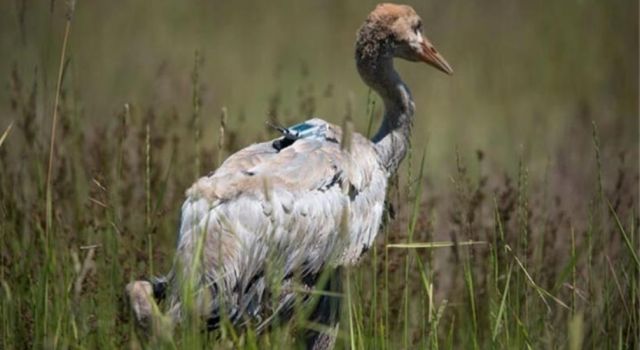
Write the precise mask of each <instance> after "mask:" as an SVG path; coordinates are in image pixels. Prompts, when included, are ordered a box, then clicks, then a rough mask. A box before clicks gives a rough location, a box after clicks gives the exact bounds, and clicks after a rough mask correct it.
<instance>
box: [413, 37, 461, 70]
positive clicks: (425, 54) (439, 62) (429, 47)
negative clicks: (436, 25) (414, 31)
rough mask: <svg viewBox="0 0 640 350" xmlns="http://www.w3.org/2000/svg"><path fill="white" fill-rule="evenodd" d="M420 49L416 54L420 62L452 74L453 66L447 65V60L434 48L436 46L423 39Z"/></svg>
mask: <svg viewBox="0 0 640 350" xmlns="http://www.w3.org/2000/svg"><path fill="white" fill-rule="evenodd" d="M421 49H422V51H421V52H420V53H419V54H418V55H419V56H420V60H421V61H422V62H425V63H427V64H428V65H430V66H433V67H435V68H436V69H438V70H439V71H442V72H444V73H447V74H449V75H452V74H453V68H451V66H450V65H449V63H448V62H447V60H445V59H444V57H442V56H441V55H440V53H439V52H438V50H436V48H435V47H434V46H433V44H431V43H430V42H429V40H427V39H425V40H424V41H423V42H422V46H421Z"/></svg>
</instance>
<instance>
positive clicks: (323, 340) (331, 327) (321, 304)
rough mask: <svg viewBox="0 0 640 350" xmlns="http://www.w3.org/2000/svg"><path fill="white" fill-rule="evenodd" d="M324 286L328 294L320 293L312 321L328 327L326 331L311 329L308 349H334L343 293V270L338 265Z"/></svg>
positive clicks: (308, 335)
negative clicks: (341, 294)
mask: <svg viewBox="0 0 640 350" xmlns="http://www.w3.org/2000/svg"><path fill="white" fill-rule="evenodd" d="M325 283H326V284H325V286H324V287H323V288H322V290H323V291H324V292H326V294H323V295H320V297H319V298H318V304H317V305H316V306H315V309H314V310H313V313H312V314H311V318H310V321H311V322H314V323H316V324H319V325H321V326H323V327H326V329H325V330H324V331H318V330H309V331H308V332H307V333H306V334H305V343H306V347H307V349H312V350H330V349H333V347H334V345H335V342H336V335H337V334H338V326H339V322H340V298H341V296H339V294H340V293H342V271H341V269H340V268H339V267H338V268H336V269H335V270H334V271H332V272H331V276H330V277H329V279H328V281H326V282H325Z"/></svg>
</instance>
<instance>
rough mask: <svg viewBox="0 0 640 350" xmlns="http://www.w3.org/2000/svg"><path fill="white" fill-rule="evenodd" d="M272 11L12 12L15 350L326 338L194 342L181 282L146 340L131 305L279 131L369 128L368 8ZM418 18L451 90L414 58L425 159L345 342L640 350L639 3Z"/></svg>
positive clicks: (162, 4) (373, 261)
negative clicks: (184, 215)
mask: <svg viewBox="0 0 640 350" xmlns="http://www.w3.org/2000/svg"><path fill="white" fill-rule="evenodd" d="M277 4H278V5H279V6H276V5H274V6H265V5H262V4H258V3H256V4H254V5H252V8H245V7H246V6H248V5H243V4H235V5H231V4H226V3H225V4H208V3H207V4H204V3H189V4H187V3H185V4H182V3H181V4H176V3H173V2H169V1H159V2H158V3H157V4H156V6H153V7H149V6H148V4H144V3H142V2H135V1H130V2H123V3H122V4H120V5H119V6H118V7H107V6H106V5H104V4H96V3H91V2H84V1H81V2H79V3H78V4H77V7H76V8H75V12H73V13H70V12H66V11H67V9H66V6H67V5H66V4H65V3H63V2H54V3H53V7H52V8H51V9H50V8H49V3H48V2H46V3H45V2H43V3H42V4H40V3H37V4H35V3H33V4H32V3H30V2H22V1H16V2H14V3H7V4H4V3H3V4H2V5H0V8H2V9H3V11H0V29H2V30H1V31H0V33H1V34H0V48H2V49H3V52H4V53H6V54H4V55H3V56H2V57H1V58H0V74H1V75H2V77H3V79H5V81H8V84H5V85H4V86H5V87H3V90H2V92H1V93H0V97H2V99H0V242H1V244H2V246H1V249H0V315H1V320H0V348H2V349H13V348H29V347H30V348H88V349H92V348H140V347H144V346H149V347H154V348H168V349H178V348H216V349H218V348H221V349H224V348H246V349H262V348H274V349H281V348H296V347H299V345H300V344H299V342H300V337H299V336H298V335H299V334H300V333H301V331H304V330H305V329H321V330H322V329H323V326H322V325H317V324H313V323H310V322H307V320H306V316H307V315H308V312H309V310H307V309H305V308H304V307H303V306H302V305H297V306H296V312H295V315H294V317H293V319H292V322H290V323H286V324H282V325H279V326H277V327H275V328H274V329H273V330H271V331H270V332H266V333H263V334H259V335H258V334H255V333H254V332H251V331H249V332H240V331H239V330H236V329H234V328H233V327H230V326H229V321H228V320H225V319H223V320H222V324H223V327H222V328H221V329H220V330H219V331H216V332H214V333H204V332H201V330H200V328H199V327H198V324H199V315H198V307H197V305H196V304H195V300H196V299H195V298H192V296H193V294H194V291H193V285H192V283H189V281H191V282H193V276H181V277H180V278H182V279H185V280H186V282H185V283H183V284H182V289H183V290H181V291H180V292H181V293H182V295H184V296H185V297H184V300H185V302H184V304H185V305H184V311H185V312H186V317H185V323H184V324H183V325H180V326H179V327H178V328H177V329H175V330H174V331H171V330H170V329H169V326H168V325H167V323H166V320H165V319H160V321H159V322H158V323H157V324H155V325H154V328H155V330H156V333H155V334H156V335H155V336H152V337H151V338H150V339H146V337H145V336H143V335H141V334H140V332H139V331H138V330H137V329H136V328H135V327H134V324H133V321H132V316H131V315H130V313H129V310H128V308H127V305H126V299H125V297H124V287H125V285H126V283H127V282H129V281H132V280H135V279H139V278H144V277H149V276H150V275H152V274H161V273H166V272H167V271H168V270H169V268H170V267H171V264H172V261H173V260H172V259H173V254H174V249H175V236H176V230H177V225H178V214H179V210H180V206H181V204H182V200H183V199H184V190H185V189H186V188H187V187H188V186H189V185H190V184H191V183H192V182H193V180H194V179H195V178H197V177H198V176H201V175H203V174H205V173H207V172H208V171H210V170H213V169H215V167H216V166H217V165H219V164H220V163H221V161H222V160H223V159H224V158H225V157H226V156H228V155H229V154H231V153H232V152H234V151H236V150H238V149H240V148H242V147H244V146H246V145H248V144H250V143H251V142H256V141H260V140H265V139H267V138H269V137H272V136H274V135H273V134H271V131H269V130H268V128H266V127H264V126H263V125H264V122H265V121H267V120H268V121H269V122H271V123H274V124H289V123H292V122H296V121H299V120H302V119H304V118H306V117H308V116H310V115H319V116H321V117H324V118H326V119H328V120H330V121H333V122H335V123H338V124H340V123H342V121H343V120H344V121H345V124H344V125H348V126H349V127H350V128H351V127H353V129H354V130H355V131H359V132H362V133H366V134H371V133H373V132H375V127H376V126H377V123H378V122H379V118H380V111H381V102H380V101H379V100H378V99H377V98H375V97H374V96H373V95H372V94H371V92H368V91H367V90H366V89H364V88H363V87H362V84H361V82H359V80H358V78H357V77H356V76H355V73H354V71H355V70H354V68H353V67H352V66H353V64H352V63H351V61H350V60H351V59H352V53H351V50H352V41H353V32H354V31H355V28H357V26H358V25H359V22H360V21H361V20H362V18H363V17H364V15H365V14H366V12H367V11H368V10H370V8H371V7H372V4H368V5H366V6H365V5H363V4H361V3H359V2H344V3H341V4H337V3H330V4H323V5H318V4H315V3H298V2H295V3H294V2H291V1H287V0H281V1H279V2H277ZM45 5H46V6H45ZM414 5H415V7H416V8H417V9H418V12H419V13H421V14H423V13H424V15H423V17H424V18H425V22H426V23H429V25H428V26H427V31H428V34H430V33H434V34H433V35H432V38H433V39H434V41H435V42H436V43H437V44H438V47H439V48H440V51H441V52H443V53H444V54H445V56H447V58H448V59H449V61H451V62H452V63H453V64H454V68H456V75H455V76H454V77H453V78H451V79H448V78H446V77H443V76H440V75H436V73H422V70H419V68H418V66H413V65H412V66H410V65H407V64H404V63H401V64H399V67H400V69H401V71H402V72H403V73H404V75H405V76H406V77H407V81H408V83H409V85H410V86H411V87H412V89H413V91H414V97H415V98H416V101H417V108H418V111H419V112H418V113H419V116H418V119H417V120H416V125H415V129H414V142H413V148H412V150H411V152H410V154H409V156H408V157H407V159H406V160H405V162H404V163H403V167H402V169H401V171H400V173H399V174H398V175H397V176H396V177H394V179H393V181H392V185H391V186H390V188H389V194H388V198H389V210H388V211H387V213H386V214H385V219H386V220H385V221H386V222H387V223H386V225H385V226H384V227H383V229H382V231H381V233H380V234H379V236H378V239H377V240H376V244H375V246H374V247H372V249H371V251H370V252H369V253H368V254H367V255H366V257H365V258H364V259H363V261H362V262H361V263H360V264H359V265H358V266H357V267H353V268H348V269H345V271H344V272H343V279H344V283H343V287H344V288H343V293H342V300H343V303H342V313H341V315H342V320H341V323H340V329H339V332H338V341H337V348H350V349H398V348H407V349H413V348H425V349H461V348H463V349H467V348H469V349H473V348H475V349H525V348H530V349H538V348H545V349H546V348H569V349H612V348H615V349H630V348H637V347H638V346H640V297H639V296H640V261H639V258H638V255H639V253H638V252H639V251H640V237H639V236H638V227H639V224H640V220H639V217H640V215H639V213H638V210H639V205H638V133H637V131H638V127H637V126H638V124H637V123H638V120H637V117H638V110H637V96H638V82H637V79H636V78H637V74H631V73H633V72H635V73H637V57H638V52H637V51H638V50H637V42H638V41H637V30H636V29H637V13H638V11H637V3H633V2H629V1H620V2H615V3H600V2H594V1H580V2H571V1H570V2H562V3H559V4H558V3H556V2H552V1H545V2H543V3H540V4H528V3H524V2H521V3H512V2H506V1H503V2H498V3H495V4H489V5H486V8H485V7H480V6H479V5H469V4H468V3H465V2H461V1H452V2H450V3H448V4H443V5H437V4H435V3H416V4H414ZM4 10H6V11H4ZM65 13H66V14H67V15H68V16H72V17H65ZM560 13H563V14H565V15H562V16H560ZM311 14H314V15H311ZM496 19H497V20H496ZM283 21H284V22H285V23H287V28H289V26H291V28H293V27H296V28H297V29H296V31H291V32H286V33H285V32H282V30H281V24H278V23H282V22H283ZM287 21H289V22H287ZM585 21H587V22H588V25H585V23H584V22H585ZM505 28H510V29H509V30H506V29H505ZM134 29H135V30H134ZM247 30H248V32H247ZM300 33H305V34H304V35H301V34H300ZM430 36H431V35H430ZM243 38H244V39H243ZM436 38H437V40H436ZM249 39H251V40H250V41H249V42H247V41H245V40H249ZM489 39H491V40H489ZM487 43H489V44H487ZM632 48H635V50H632ZM128 52H134V53H135V54H132V55H128V54H127V53H128ZM194 53H195V54H194ZM578 53H579V54H578ZM194 55H195V57H194ZM301 62H302V63H301ZM34 67H35V69H34ZM418 71H419V73H415V74H414V72H418ZM630 77H632V78H630ZM447 79H448V80H447ZM219 111H220V112H219ZM423 116H424V117H423ZM350 120H353V123H352V122H351V121H350ZM345 144H348V142H345ZM416 163H417V164H416ZM265 190H266V191H268V184H265ZM344 225H348V222H345V223H344ZM200 245H202V242H200ZM195 262H196V263H199V260H198V259H195ZM197 268H198V266H197V265H196V266H193V267H192V269H191V271H192V272H193V273H195V271H197ZM277 270H278V269H277V267H274V268H273V272H272V273H273V276H271V279H272V280H274V281H276V282H274V284H275V285H276V286H275V287H274V288H276V289H277V288H279V287H280V286H278V282H277V281H278V272H277ZM327 278H328V276H323V277H321V279H327ZM293 287H294V288H297V289H296V290H299V291H300V293H301V294H302V293H309V294H311V295H313V296H318V295H320V294H322V292H321V291H305V290H302V289H301V288H298V286H293ZM275 294H276V295H277V293H275ZM165 306H166V305H163V304H161V305H159V311H160V312H164V311H166V310H164V307H165Z"/></svg>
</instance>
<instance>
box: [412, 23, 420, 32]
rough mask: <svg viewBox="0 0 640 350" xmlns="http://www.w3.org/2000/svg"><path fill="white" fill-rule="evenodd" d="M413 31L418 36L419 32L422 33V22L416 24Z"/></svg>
mask: <svg viewBox="0 0 640 350" xmlns="http://www.w3.org/2000/svg"><path fill="white" fill-rule="evenodd" d="M413 31H414V32H415V33H416V34H420V32H422V22H418V23H416V24H415V25H414V26H413Z"/></svg>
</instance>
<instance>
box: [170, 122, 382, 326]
mask: <svg viewBox="0 0 640 350" xmlns="http://www.w3.org/2000/svg"><path fill="white" fill-rule="evenodd" d="M301 125H302V126H309V127H310V128H313V129H315V130H314V132H313V134H311V135H309V136H305V137H301V138H298V139H295V140H293V142H291V143H290V144H288V145H286V147H283V146H276V145H277V144H278V143H279V142H282V141H285V139H284V138H282V139H276V140H273V141H270V142H264V143H258V144H254V145H251V146H249V147H247V148H245V149H243V150H241V151H239V152H237V153H235V154H234V155H232V156H231V157H229V158H228V159H227V160H226V161H225V162H224V163H223V164H222V165H221V166H220V168H219V169H218V170H216V171H215V172H214V173H213V174H211V175H210V176H206V177H203V178H201V179H199V180H198V181H197V182H196V183H195V184H194V185H193V186H192V187H191V188H190V189H189V190H188V191H187V200H186V201H185V202H184V204H183V206H182V220H181V227H180V233H179V237H178V250H177V253H176V256H177V259H178V260H179V261H178V262H177V266H180V267H181V268H182V269H183V273H184V275H188V274H191V273H192V271H191V269H192V267H193V266H197V267H198V268H201V269H203V271H201V272H198V275H199V276H201V278H202V280H201V281H200V283H201V284H203V285H209V286H214V285H215V286H216V289H217V291H218V292H221V291H226V294H227V295H226V299H227V300H226V302H227V303H228V304H229V305H230V306H229V308H230V310H231V312H230V317H231V318H239V319H240V318H243V319H244V318H246V317H247V316H248V317H257V318H258V320H259V319H261V318H264V317H265V316H268V315H260V314H261V313H262V311H264V310H261V305H262V301H263V300H262V299H263V294H264V291H265V287H266V285H265V281H264V279H265V278H266V277H267V273H268V272H267V271H266V270H267V269H268V266H267V265H268V264H274V263H275V264H277V265H280V267H281V269H282V270H281V271H280V272H279V273H280V274H281V275H282V278H283V281H282V283H283V285H288V284H289V282H290V281H289V280H290V279H293V278H294V277H295V276H298V277H300V276H302V277H305V278H306V280H308V281H310V285H309V287H313V284H312V282H313V281H314V279H315V276H317V275H318V274H319V273H320V272H322V270H323V268H325V267H336V266H342V265H350V264H354V263H355V262H357V260H358V258H359V257H360V256H361V255H362V252H364V251H366V250H367V249H368V247H369V246H371V244H372V242H373V239H374V238H375V236H376V233H377V232H378V229H379V227H380V221H381V218H382V212H383V204H384V199H385V191H386V184H387V178H388V176H387V174H386V170H385V169H384V168H383V167H382V166H381V164H380V163H379V162H378V161H377V157H376V151H375V147H374V144H373V143H372V142H371V141H369V140H368V139H366V138H365V137H363V136H361V135H360V134H356V133H354V134H353V137H352V141H351V145H350V150H347V149H344V147H342V145H341V140H342V131H341V129H340V128H339V127H337V126H336V125H333V124H330V123H327V122H325V121H323V120H321V119H312V120H309V121H307V122H305V123H303V124H301ZM281 147H282V148H281ZM345 215H346V216H347V217H345ZM342 227H344V229H345V230H346V232H343V233H342V234H340V230H341V228H342ZM203 235H204V236H203ZM200 240H202V250H201V251H202V253H201V259H202V263H201V264H200V263H197V262H194V259H195V257H196V256H197V252H198V249H197V247H198V244H199V241H200ZM223 293H224V292H223ZM286 297H287V296H286V295H283V296H282V298H283V300H286V299H287V298H286ZM214 308H215V307H214ZM210 311H215V310H210Z"/></svg>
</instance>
